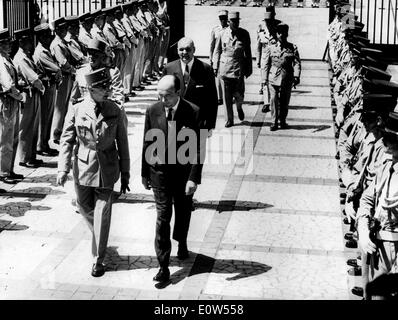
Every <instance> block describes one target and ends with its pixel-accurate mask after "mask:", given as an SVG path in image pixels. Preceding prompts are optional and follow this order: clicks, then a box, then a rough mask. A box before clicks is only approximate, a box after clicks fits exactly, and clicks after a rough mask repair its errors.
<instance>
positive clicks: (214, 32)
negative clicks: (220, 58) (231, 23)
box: [209, 25, 225, 63]
mask: <svg viewBox="0 0 398 320" xmlns="http://www.w3.org/2000/svg"><path fill="white" fill-rule="evenodd" d="M224 29H225V28H223V27H222V26H220V25H218V26H215V27H214V28H213V29H212V30H211V34H210V55H209V58H210V63H213V54H214V48H215V46H216V40H217V38H218V37H219V36H220V33H221V31H223V30H224Z"/></svg>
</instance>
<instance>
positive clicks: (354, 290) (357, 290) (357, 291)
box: [351, 287, 363, 297]
mask: <svg viewBox="0 0 398 320" xmlns="http://www.w3.org/2000/svg"><path fill="white" fill-rule="evenodd" d="M351 292H352V294H354V295H356V296H358V297H363V288H362V287H354V288H352V289H351Z"/></svg>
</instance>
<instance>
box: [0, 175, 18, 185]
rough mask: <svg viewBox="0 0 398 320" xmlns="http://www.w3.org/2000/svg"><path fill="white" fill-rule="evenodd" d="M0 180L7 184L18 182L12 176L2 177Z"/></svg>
mask: <svg viewBox="0 0 398 320" xmlns="http://www.w3.org/2000/svg"><path fill="white" fill-rule="evenodd" d="M0 181H2V182H4V183H7V184H16V183H17V182H18V181H17V180H15V179H13V178H11V177H10V176H5V177H0Z"/></svg>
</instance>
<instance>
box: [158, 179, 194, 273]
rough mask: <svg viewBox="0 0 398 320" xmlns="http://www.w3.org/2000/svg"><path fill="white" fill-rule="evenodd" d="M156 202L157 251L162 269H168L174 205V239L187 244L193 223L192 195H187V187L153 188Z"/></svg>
mask: <svg viewBox="0 0 398 320" xmlns="http://www.w3.org/2000/svg"><path fill="white" fill-rule="evenodd" d="M153 193H154V196H155V202H156V211H157V219H156V236H155V251H156V256H157V258H158V262H159V265H160V267H167V266H168V265H169V261H170V252H171V240H170V221H171V216H172V207H173V203H174V213H175V218H174V230H173V239H174V240H176V241H179V242H180V241H181V242H184V241H185V242H186V240H187V236H188V229H189V223H190V221H191V210H192V195H191V196H187V195H185V185H183V184H181V186H180V187H178V188H153Z"/></svg>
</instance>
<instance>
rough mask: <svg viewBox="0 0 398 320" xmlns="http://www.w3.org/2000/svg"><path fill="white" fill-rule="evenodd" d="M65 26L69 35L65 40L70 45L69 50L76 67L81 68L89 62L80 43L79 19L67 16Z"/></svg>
mask: <svg viewBox="0 0 398 320" xmlns="http://www.w3.org/2000/svg"><path fill="white" fill-rule="evenodd" d="M65 24H66V28H67V34H66V36H65V38H64V40H65V42H66V43H67V45H68V49H69V51H70V53H71V56H72V58H73V59H74V60H75V64H74V65H75V66H76V67H79V66H80V65H82V64H84V63H87V62H88V58H87V56H86V55H85V54H84V49H83V47H82V45H81V44H80V41H79V32H80V29H79V27H80V24H79V17H78V16H66V17H65Z"/></svg>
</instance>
